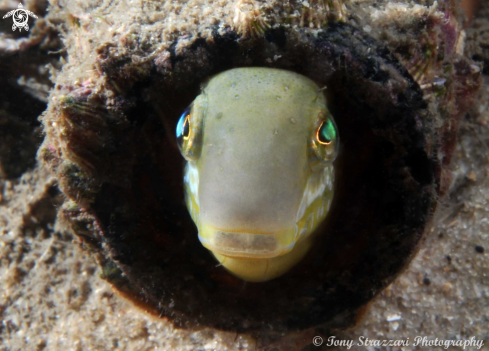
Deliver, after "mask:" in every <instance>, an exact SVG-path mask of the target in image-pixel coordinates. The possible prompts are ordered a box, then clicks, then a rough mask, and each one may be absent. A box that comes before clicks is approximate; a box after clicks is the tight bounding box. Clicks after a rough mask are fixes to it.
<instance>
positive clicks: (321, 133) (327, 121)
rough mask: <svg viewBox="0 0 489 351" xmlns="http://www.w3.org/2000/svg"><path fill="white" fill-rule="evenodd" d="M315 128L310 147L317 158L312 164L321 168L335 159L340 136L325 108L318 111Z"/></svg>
mask: <svg viewBox="0 0 489 351" xmlns="http://www.w3.org/2000/svg"><path fill="white" fill-rule="evenodd" d="M315 128H316V129H315V132H314V135H313V137H312V139H313V140H312V149H313V150H314V155H315V157H317V159H316V160H315V161H313V162H312V164H313V165H315V166H314V167H318V168H321V167H324V166H325V165H327V164H328V163H331V162H333V161H334V160H335V158H336V155H337V154H338V148H339V139H340V136H339V133H338V128H337V127H336V123H335V121H334V119H333V117H332V116H331V115H330V114H329V112H328V111H327V110H326V111H321V112H319V113H318V119H317V120H316V124H315Z"/></svg>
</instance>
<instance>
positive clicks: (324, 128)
mask: <svg viewBox="0 0 489 351" xmlns="http://www.w3.org/2000/svg"><path fill="white" fill-rule="evenodd" d="M335 139H336V127H335V125H334V124H333V121H332V120H331V119H329V118H328V119H327V120H325V121H322V122H321V125H320V126H319V128H318V130H317V132H316V140H317V141H318V143H319V144H321V145H329V144H331V143H332V142H333V140H335Z"/></svg>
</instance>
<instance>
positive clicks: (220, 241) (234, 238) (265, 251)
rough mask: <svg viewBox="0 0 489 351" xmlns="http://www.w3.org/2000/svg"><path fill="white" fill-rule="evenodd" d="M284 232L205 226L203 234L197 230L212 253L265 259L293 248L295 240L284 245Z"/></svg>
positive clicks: (204, 244)
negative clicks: (232, 229)
mask: <svg viewBox="0 0 489 351" xmlns="http://www.w3.org/2000/svg"><path fill="white" fill-rule="evenodd" d="M286 234H287V231H285V232H277V233H255V232H248V231H229V230H221V229H216V228H212V227H210V226H206V229H205V236H204V235H201V231H200V230H199V240H200V242H201V243H202V245H203V246H204V247H206V248H207V249H209V250H211V251H212V252H214V253H217V254H220V255H223V256H227V257H233V258H243V259H267V258H273V257H277V256H280V255H283V254H285V253H287V252H289V251H291V250H292V249H293V247H294V246H295V240H293V241H292V242H291V243H288V244H287V245H284V244H283V242H284V237H285V235H286Z"/></svg>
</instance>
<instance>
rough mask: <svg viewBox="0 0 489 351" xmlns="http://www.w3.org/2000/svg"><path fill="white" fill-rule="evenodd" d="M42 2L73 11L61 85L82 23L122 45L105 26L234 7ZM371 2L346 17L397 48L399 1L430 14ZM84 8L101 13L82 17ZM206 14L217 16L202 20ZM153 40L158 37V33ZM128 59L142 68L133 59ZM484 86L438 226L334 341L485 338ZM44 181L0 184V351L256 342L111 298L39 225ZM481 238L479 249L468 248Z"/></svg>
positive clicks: (195, 22)
mask: <svg viewBox="0 0 489 351" xmlns="http://www.w3.org/2000/svg"><path fill="white" fill-rule="evenodd" d="M258 3H259V4H260V3H261V2H258ZM52 5H53V7H52V11H51V14H52V15H53V16H54V15H60V17H61V18H63V19H64V20H66V14H67V13H71V14H74V15H75V16H77V17H76V18H79V19H80V22H81V23H82V26H81V27H79V28H80V29H79V30H78V31H79V34H78V35H75V36H73V34H74V33H77V32H76V31H73V30H71V29H69V30H67V32H69V33H71V35H70V36H67V39H66V43H67V45H68V51H69V56H70V57H72V58H75V57H78V59H79V61H77V62H76V63H75V61H74V60H73V59H72V60H70V62H69V63H68V64H67V65H66V66H65V68H64V70H63V71H62V72H60V73H59V76H58V79H59V80H58V81H57V82H58V84H60V85H62V84H72V83H73V81H75V80H77V79H79V77H84V78H85V77H86V71H87V70H91V69H92V68H93V67H91V65H90V57H91V56H90V55H92V51H90V50H87V47H88V46H89V45H92V44H90V43H89V39H90V36H87V35H86V33H87V32H88V31H97V32H98V33H101V34H102V35H101V39H100V40H101V42H105V43H107V42H110V41H112V39H111V38H113V37H116V38H118V40H122V41H130V40H131V35H130V34H127V35H125V34H123V35H120V36H119V37H118V36H117V35H115V36H114V34H113V33H114V32H117V30H121V31H122V32H124V28H123V27H124V26H125V28H126V29H127V27H128V26H127V25H125V24H124V25H121V26H120V27H117V28H116V26H111V25H110V24H111V23H114V22H115V21H123V19H127V18H128V17H131V18H132V17H134V18H138V19H139V20H141V21H142V22H143V23H146V24H145V25H144V26H139V25H137V26H135V27H137V28H138V30H143V31H145V30H146V29H148V28H155V27H159V30H155V31H154V32H152V33H159V35H161V36H165V35H166V36H172V37H177V36H182V37H183V40H185V35H186V33H190V32H195V31H196V30H197V28H198V26H203V27H205V26H206V24H207V23H209V22H214V23H212V24H218V23H219V20H216V18H219V17H220V15H223V14H226V13H228V14H229V13H232V12H233V10H234V8H233V5H234V4H233V3H232V2H227V1H226V2H223V3H222V4H219V3H216V5H215V8H212V6H209V4H206V3H204V2H200V1H193V2H187V3H185V4H179V3H173V4H172V5H169V4H167V5H164V6H165V9H164V10H165V11H164V13H165V15H162V13H163V11H162V12H157V11H153V9H149V10H148V11H147V12H145V13H144V14H142V12H141V8H143V7H144V6H146V8H148V7H150V6H152V7H158V6H159V5H158V6H157V5H155V3H150V4H148V3H144V4H143V6H141V4H139V3H138V4H135V5H133V6H134V7H133V8H129V9H128V8H122V7H121V8H111V7H110V3H109V2H107V3H99V4H98V5H95V6H93V7H91V8H90V9H89V8H88V7H85V8H82V7H81V2H70V3H69V4H65V5H66V6H65V9H64V10H60V8H59V7H57V6H56V4H54V3H53V4H52ZM430 5H431V4H428V6H430ZM162 6H163V5H162ZM369 6H370V3H369V2H363V3H362V4H357V5H355V6H352V7H351V9H350V11H351V13H352V14H353V17H354V18H355V15H358V16H362V18H363V19H362V20H359V19H358V18H357V20H358V21H360V22H362V25H363V26H364V27H366V26H368V27H366V30H368V29H369V28H370V30H373V31H374V32H377V29H378V28H380V30H379V32H380V34H378V33H377V34H376V35H381V36H382V37H383V38H386V40H387V41H388V42H391V43H392V46H393V47H395V46H396V45H400V43H398V40H399V39H402V38H401V37H399V36H396V35H394V34H392V35H390V33H395V28H396V26H398V25H401V24H402V21H403V14H404V13H405V12H404V11H402V8H403V6H404V8H407V9H409V10H410V11H414V12H415V13H424V12H428V11H429V10H427V8H426V7H425V6H423V5H415V6H414V5H413V4H412V3H410V2H404V3H400V4H399V3H397V5H395V6H390V7H386V3H384V2H380V3H379V2H377V5H376V7H375V9H372V8H369ZM396 7H397V10H396ZM399 8H401V10H399ZM363 10H370V11H368V13H369V14H368V15H365V13H364V12H362V11H363ZM396 11H398V12H396ZM89 13H92V14H97V15H99V16H102V18H100V17H90V16H88V14H89ZM176 13H180V14H184V15H185V16H186V18H187V20H186V21H179V20H178V19H177V18H178V17H177V15H176ZM210 13H212V14H215V17H214V16H209V14H210ZM411 13H412V12H411ZM231 17H232V16H231ZM158 20H162V21H161V22H157V21H158ZM83 21H86V22H83ZM113 21H114V22H113ZM129 22H130V21H127V22H126V23H129ZM110 28H113V29H112V30H110ZM121 28H122V29H121ZM161 28H165V29H164V30H160V29H161ZM119 33H121V32H119ZM152 40H154V42H158V41H160V40H161V38H160V37H155V38H153V39H152ZM93 45H96V46H97V47H99V46H100V47H101V48H103V46H104V45H106V48H107V50H116V51H117V49H115V47H114V46H112V45H108V44H100V43H95V44H93ZM134 45H136V46H137V43H134ZM121 50H122V49H121ZM124 50H126V51H125V52H124V54H129V53H130V50H131V49H130V46H129V47H126V46H124ZM120 54H121V55H122V52H121V53H120ZM165 55H166V54H165V52H164V51H163V52H161V53H160V54H158V55H156V57H155V60H159V62H161V67H162V69H164V65H165V62H167V61H166V60H165ZM132 59H133V60H134V62H139V63H140V64H141V65H144V61H143V62H140V61H138V60H139V58H138V56H137V55H136V56H132ZM272 59H273V58H272ZM80 62H81V63H80ZM80 83H84V84H87V83H85V81H80ZM92 84H95V85H96V84H97V83H96V82H92ZM488 86H489V81H488V79H487V78H485V79H484V86H483V89H482V91H481V93H480V94H481V95H480V100H479V103H477V104H476V105H475V106H474V108H473V109H472V110H471V111H470V113H469V115H468V116H467V117H466V118H465V119H464V120H463V121H462V122H461V130H460V132H459V142H458V144H457V149H456V153H455V160H454V163H453V169H454V175H455V176H454V179H453V183H452V186H451V188H450V189H451V191H450V194H449V197H448V198H446V199H445V200H444V202H443V206H442V207H441V208H440V209H439V211H438V212H437V214H436V226H435V227H434V229H433V230H432V232H431V234H430V235H429V236H428V237H427V239H426V241H425V242H424V244H423V246H422V248H421V250H420V251H419V253H418V255H417V257H416V258H415V259H414V260H413V262H412V263H411V265H410V266H409V267H408V268H407V270H406V271H405V272H404V273H403V274H402V275H401V276H400V277H399V278H398V279H397V280H396V281H395V282H394V283H393V284H392V285H391V286H390V287H389V288H388V289H387V290H385V291H384V292H383V293H382V294H381V295H380V296H379V297H378V298H377V299H376V300H375V301H374V302H373V303H372V306H371V308H370V310H369V311H368V312H367V313H366V315H365V316H364V318H363V320H362V321H361V322H360V323H359V324H358V325H357V326H356V327H355V328H354V329H351V330H349V331H347V332H337V333H336V335H337V337H338V338H353V339H356V338H358V336H360V335H363V336H366V337H369V338H371V339H385V338H392V339H400V338H407V337H410V338H414V337H415V336H417V335H421V336H425V335H426V336H429V337H437V338H441V339H451V338H455V339H456V338H469V337H471V336H475V337H477V338H479V339H486V340H487V339H488V335H487V314H488V311H489V306H488V301H489V299H488V294H489V292H488V286H489V281H488V279H487V276H486V274H487V271H488V268H489V267H488V265H489V260H488V258H487V250H488V248H487V244H486V243H487V241H488V237H487V232H488V229H489V228H488V222H487V218H488V216H487V212H488V209H487V201H488V200H489V190H488V185H487V184H488V176H489V175H488V174H487V172H486V168H487V163H488V159H487V153H488V148H487V144H488V139H487V135H489V134H488V133H489V130H488V127H487V123H488V122H489V112H488V109H487V107H488V106H487V104H486V102H487V101H489V88H488ZM94 89H96V86H95V87H94ZM51 184H52V180H51V178H50V177H49V176H48V175H46V173H44V172H42V171H40V170H38V169H35V170H33V171H29V172H27V173H25V174H24V175H23V176H22V178H19V179H17V180H11V181H5V180H2V181H1V189H2V196H1V200H0V228H1V230H2V232H0V234H1V236H0V241H1V248H0V252H1V266H0V269H1V274H0V285H1V286H2V288H3V293H2V295H1V296H0V306H1V309H0V310H1V313H2V320H3V323H2V327H1V329H0V333H1V334H0V338H1V345H0V348H1V349H5V350H11V349H12V350H15V349H26V350H29V349H54V350H55V349H74V350H85V349H104V350H108V349H109V350H110V349H112V350H123V349H138V350H150V349H155V348H156V349H182V350H195V349H206V350H214V349H219V350H228V349H229V350H233V349H238V348H241V349H250V350H254V349H256V347H257V346H260V345H261V344H260V341H255V340H253V339H251V338H249V337H247V336H244V335H237V334H235V333H223V332H217V331H210V330H202V331H185V330H176V329H175V328H174V327H173V326H172V325H171V324H170V323H169V322H168V321H166V320H158V319H155V318H153V317H150V316H148V315H146V314H144V313H142V312H141V311H140V310H138V309H137V308H135V307H133V306H132V305H131V304H130V303H128V302H127V301H126V300H124V299H122V298H120V297H119V296H117V295H115V294H114V293H113V292H112V290H111V287H110V286H109V284H107V283H106V282H104V281H103V280H101V279H100V278H99V276H98V274H97V267H96V265H95V264H94V263H93V262H92V260H91V259H90V257H89V255H88V254H87V253H86V252H84V251H82V250H80V248H78V246H77V245H76V244H73V243H72V242H71V240H72V236H71V235H70V234H69V233H66V232H64V231H63V230H61V228H60V227H59V226H58V227H57V228H58V230H57V231H56V233H58V234H55V232H54V231H53V229H51V228H52V227H53V221H54V215H53V214H52V213H51V214H48V215H47V217H45V218H46V219H45V221H46V224H43V221H42V220H41V221H39V217H43V216H41V215H40V213H39V212H37V211H36V210H35V209H36V208H38V207H36V205H37V204H41V208H45V207H46V206H48V205H47V204H46V203H45V202H42V201H44V200H43V199H52V198H53V195H54V198H56V194H55V193H54V194H53V192H50V191H49V188H50V185H51ZM49 201H51V200H49ZM52 201H54V203H56V200H52ZM51 206H52V205H51ZM58 224H60V223H58ZM43 230H44V231H43ZM60 233H65V234H60ZM479 246H480V247H483V248H485V252H480V251H481V249H480V248H477V249H476V247H479ZM318 334H319V335H321V336H322V337H323V338H326V337H327V334H321V332H318ZM294 336H295V335H289V337H290V338H293V337H294ZM312 336H313V335H302V336H298V337H297V338H296V339H295V340H296V341H297V344H294V343H293V342H288V343H287V344H286V345H283V344H280V345H279V346H278V348H279V349H287V347H288V348H289V349H292V350H293V349H299V348H300V347H299V346H298V345H305V344H308V343H310V341H311V340H312ZM485 347H486V348H487V346H485ZM358 349H363V348H358Z"/></svg>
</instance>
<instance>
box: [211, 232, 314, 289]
mask: <svg viewBox="0 0 489 351" xmlns="http://www.w3.org/2000/svg"><path fill="white" fill-rule="evenodd" d="M311 244H312V238H311V236H310V237H308V238H305V239H303V240H299V242H297V243H296V245H295V246H294V248H293V249H292V250H291V251H290V252H288V253H286V254H284V255H281V256H276V257H272V258H266V259H252V258H241V257H230V256H224V255H221V254H219V253H216V252H212V253H213V255H214V257H216V258H217V260H218V261H219V262H220V263H221V265H223V266H224V268H226V269H227V270H228V271H229V272H230V273H232V274H233V275H235V276H236V277H238V278H241V279H243V280H245V281H248V282H256V283H259V282H265V281H267V280H271V279H275V278H278V277H280V276H281V275H283V274H285V273H286V272H287V271H288V270H290V269H291V268H292V267H293V266H294V265H296V264H297V263H298V262H299V261H300V260H301V259H302V258H303V257H304V256H305V254H306V253H307V251H308V250H309V248H310V247H311Z"/></svg>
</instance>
